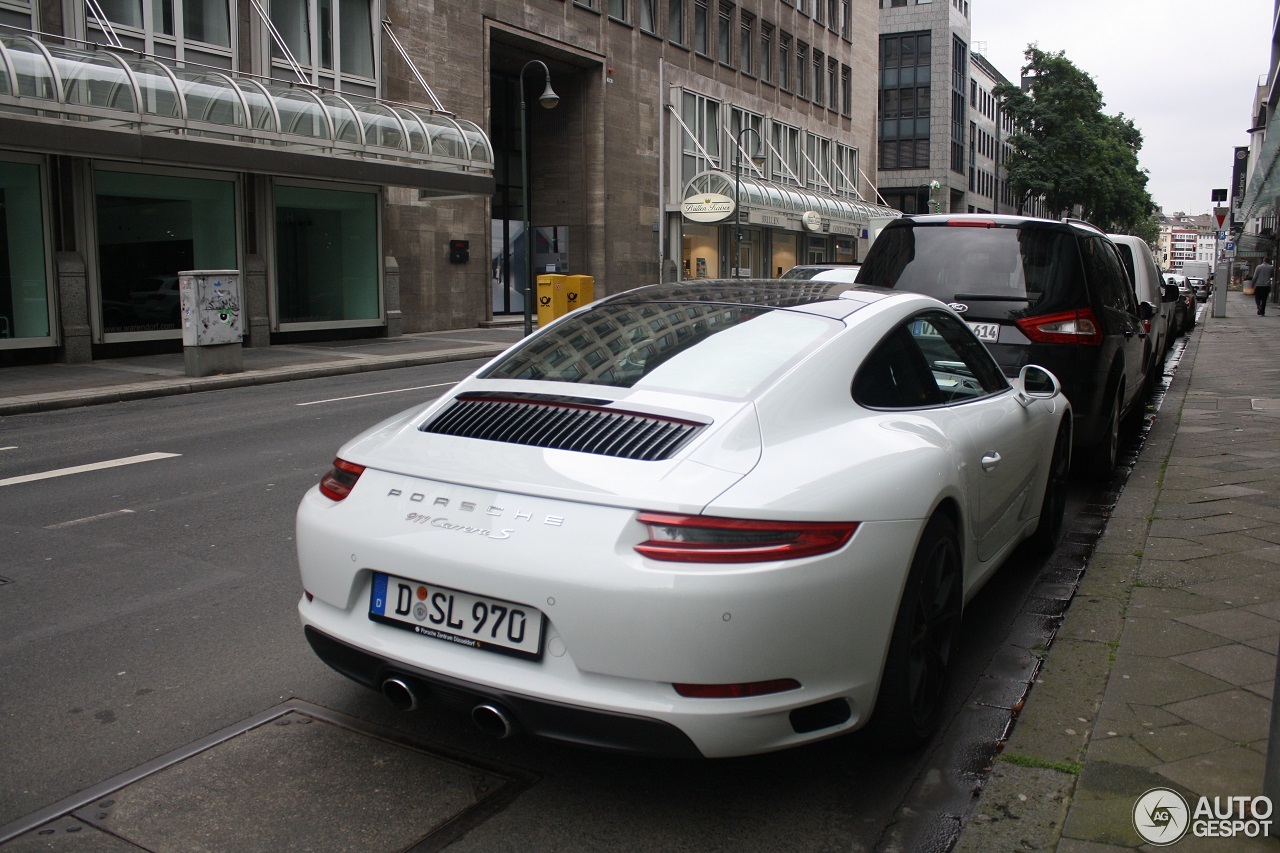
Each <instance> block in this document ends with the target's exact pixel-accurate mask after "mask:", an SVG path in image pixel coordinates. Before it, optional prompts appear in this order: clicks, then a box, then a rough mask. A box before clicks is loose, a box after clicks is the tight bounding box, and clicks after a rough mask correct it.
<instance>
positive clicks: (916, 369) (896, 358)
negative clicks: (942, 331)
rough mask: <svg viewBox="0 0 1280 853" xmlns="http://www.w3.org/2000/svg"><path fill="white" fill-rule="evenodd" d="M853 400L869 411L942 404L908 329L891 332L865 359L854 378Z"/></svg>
mask: <svg viewBox="0 0 1280 853" xmlns="http://www.w3.org/2000/svg"><path fill="white" fill-rule="evenodd" d="M853 399H854V400H855V401H857V402H858V404H859V405H862V406H866V407H868V408H871V409H920V408H925V407H927V406H939V405H941V404H942V395H941V394H940V393H939V392H938V384H937V383H936V382H935V381H934V379H933V374H932V372H931V371H930V370H929V364H928V362H926V361H925V357H924V353H922V352H921V351H920V347H919V346H918V345H917V344H916V341H915V337H914V335H913V334H912V332H911V329H910V327H909V326H899V327H898V328H896V329H894V330H893V331H892V332H890V333H889V335H888V337H886V338H885V339H884V340H883V341H881V342H880V345H879V346H877V347H876V348H875V350H873V351H872V353H871V355H869V356H867V359H866V361H864V362H863V363H862V367H861V368H860V369H859V370H858V373H857V375H856V376H855V377H854V378H853Z"/></svg>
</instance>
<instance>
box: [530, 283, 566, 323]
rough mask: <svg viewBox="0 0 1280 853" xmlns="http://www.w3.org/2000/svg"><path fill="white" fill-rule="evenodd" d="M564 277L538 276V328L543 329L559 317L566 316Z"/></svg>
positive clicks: (536, 303)
mask: <svg viewBox="0 0 1280 853" xmlns="http://www.w3.org/2000/svg"><path fill="white" fill-rule="evenodd" d="M566 277H567V276H563V275H540V276H538V293H537V296H536V297H535V298H536V300H537V301H536V302H535V303H534V304H535V305H537V306H538V328H539V329H541V328H542V327H543V326H546V325H547V324H548V323H550V322H551V321H552V320H554V319H556V318H557V317H562V316H564V314H565V301H564V280H565V278H566Z"/></svg>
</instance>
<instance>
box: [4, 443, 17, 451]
mask: <svg viewBox="0 0 1280 853" xmlns="http://www.w3.org/2000/svg"><path fill="white" fill-rule="evenodd" d="M17 449H18V446H17V445H16V444H14V445H11V446H9V447H0V450H17Z"/></svg>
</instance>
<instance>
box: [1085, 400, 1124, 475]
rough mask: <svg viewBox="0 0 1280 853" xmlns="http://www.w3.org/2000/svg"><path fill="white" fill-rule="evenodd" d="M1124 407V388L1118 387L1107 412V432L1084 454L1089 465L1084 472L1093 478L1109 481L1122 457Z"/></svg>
mask: <svg viewBox="0 0 1280 853" xmlns="http://www.w3.org/2000/svg"><path fill="white" fill-rule="evenodd" d="M1123 407H1124V388H1123V387H1121V388H1117V389H1116V396H1115V398H1114V399H1113V400H1112V401H1111V410H1110V411H1109V412H1108V413H1107V432H1106V435H1104V436H1103V437H1102V440H1101V441H1099V442H1098V443H1097V444H1095V445H1094V446H1093V447H1090V448H1089V450H1088V451H1087V452H1086V453H1084V454H1083V457H1082V461H1083V462H1084V464H1085V465H1086V466H1087V468H1086V470H1085V471H1084V472H1083V473H1084V474H1085V475H1086V476H1088V477H1089V478H1090V479H1092V480H1100V481H1103V482H1105V481H1107V480H1109V479H1111V473H1112V472H1113V471H1115V468H1116V463H1117V462H1118V461H1119V458H1120V411H1121V409H1122V408H1123Z"/></svg>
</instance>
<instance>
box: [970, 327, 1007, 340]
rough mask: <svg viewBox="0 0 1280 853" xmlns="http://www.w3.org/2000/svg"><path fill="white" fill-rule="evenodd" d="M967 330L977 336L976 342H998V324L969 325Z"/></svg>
mask: <svg viewBox="0 0 1280 853" xmlns="http://www.w3.org/2000/svg"><path fill="white" fill-rule="evenodd" d="M969 328H970V329H973V333H974V334H975V335H977V336H978V340H980V341H983V342H990V343H995V342H996V341H998V340H1000V324H999V323H970V324H969Z"/></svg>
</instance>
